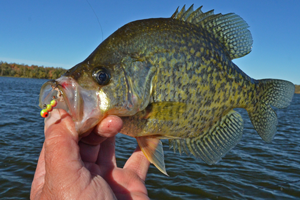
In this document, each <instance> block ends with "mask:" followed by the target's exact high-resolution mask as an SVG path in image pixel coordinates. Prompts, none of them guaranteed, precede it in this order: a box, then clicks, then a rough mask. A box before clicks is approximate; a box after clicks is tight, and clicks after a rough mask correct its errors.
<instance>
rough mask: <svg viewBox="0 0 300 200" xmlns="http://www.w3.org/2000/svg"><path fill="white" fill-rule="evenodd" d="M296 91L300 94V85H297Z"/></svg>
mask: <svg viewBox="0 0 300 200" xmlns="http://www.w3.org/2000/svg"><path fill="white" fill-rule="evenodd" d="M295 93H297V94H300V85H295Z"/></svg>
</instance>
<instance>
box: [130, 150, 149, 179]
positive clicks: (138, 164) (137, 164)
mask: <svg viewBox="0 0 300 200" xmlns="http://www.w3.org/2000/svg"><path fill="white" fill-rule="evenodd" d="M149 166H150V162H149V160H148V159H147V158H146V156H145V155H144V153H143V152H142V151H141V149H140V147H139V146H137V148H136V149H135V151H134V152H133V154H132V155H131V156H130V158H129V159H128V160H127V162H126V163H125V165H124V169H129V170H132V171H134V172H135V173H136V174H137V175H138V176H139V177H140V178H141V179H142V180H143V181H145V180H146V176H147V172H148V169H149Z"/></svg>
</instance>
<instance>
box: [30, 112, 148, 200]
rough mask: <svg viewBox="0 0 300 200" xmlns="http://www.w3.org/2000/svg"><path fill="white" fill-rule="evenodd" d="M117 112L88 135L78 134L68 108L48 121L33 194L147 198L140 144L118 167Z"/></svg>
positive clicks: (42, 196)
mask: <svg viewBox="0 0 300 200" xmlns="http://www.w3.org/2000/svg"><path fill="white" fill-rule="evenodd" d="M121 127H122V120H121V119H120V118H119V117H117V116H108V117H107V118H105V119H104V120H103V121H102V122H101V123H100V124H99V125H98V126H97V127H96V128H95V129H94V130H93V131H92V132H91V133H90V134H89V135H88V136H87V137H84V138H81V139H80V138H79V137H78V134H77V132H76V130H75V126H74V123H73V121H72V119H71V117H70V115H68V114H67V113H66V111H64V110H57V109H55V110H53V111H52V113H51V117H50V119H48V120H46V122H45V142H44V145H43V148H42V151H41V154H40V157H39V161H38V165H37V168H36V172H35V175H34V179H33V182H32V187H31V194H30V198H31V199H105V200H108V199H149V198H148V195H147V189H146V187H145V183H144V182H145V179H146V175H147V171H148V168H149V165H150V163H149V161H148V160H147V158H146V157H145V156H144V155H143V153H142V151H140V149H139V148H137V149H136V150H135V152H134V153H133V154H132V155H131V157H130V158H129V159H128V160H127V162H126V163H125V165H124V167H123V168H118V167H117V165H116V158H115V135H116V134H117V133H118V132H119V131H120V129H121Z"/></svg>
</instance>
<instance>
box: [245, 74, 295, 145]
mask: <svg viewBox="0 0 300 200" xmlns="http://www.w3.org/2000/svg"><path fill="white" fill-rule="evenodd" d="M258 84H259V86H260V88H259V89H260V90H262V92H260V94H261V95H260V98H259V102H258V103H257V104H256V106H255V108H254V109H253V111H252V112H249V113H248V114H249V117H250V120H251V122H252V124H253V126H254V128H255V130H256V131H257V132H258V134H259V135H260V137H261V138H262V139H263V140H264V141H266V142H271V141H272V139H273V137H274V135H275V133H276V126H277V115H276V113H275V111H274V110H273V109H272V107H271V106H275V107H277V108H285V107H287V106H288V105H290V103H291V101H292V98H293V96H294V92H295V85H294V84H293V83H291V82H288V81H283V80H276V79H262V80H259V83H258Z"/></svg>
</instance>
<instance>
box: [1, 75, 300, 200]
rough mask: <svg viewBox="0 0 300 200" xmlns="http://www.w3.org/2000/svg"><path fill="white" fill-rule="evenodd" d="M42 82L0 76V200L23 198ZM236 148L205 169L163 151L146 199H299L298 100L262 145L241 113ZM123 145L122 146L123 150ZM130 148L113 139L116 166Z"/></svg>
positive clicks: (37, 140)
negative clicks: (162, 160)
mask: <svg viewBox="0 0 300 200" xmlns="http://www.w3.org/2000/svg"><path fill="white" fill-rule="evenodd" d="M45 81H46V80H39V79H23V78H8V77H0V86H1V87H0V91H1V92H0V198H1V199H28V198H29V192H30V187H31V182H32V179H33V175H34V171H35V167H36V163H37V159H38V156H39V153H40V150H41V147H42V144H43V140H44V134H43V125H44V122H43V119H42V118H41V117H40V115H39V112H40V109H39V108H38V107H37V105H38V95H39V90H40V88H41V86H42V84H43V83H44V82H45ZM238 111H239V112H240V113H241V114H242V116H243V119H244V135H243V138H242V140H241V141H240V143H239V144H238V145H237V146H236V147H235V148H233V149H232V150H231V151H230V152H229V153H228V154H227V155H226V156H225V157H224V158H223V159H222V160H221V161H220V162H218V163H217V164H215V165H211V166H209V165H207V164H205V163H204V162H203V161H201V160H197V159H195V158H194V157H189V156H186V155H181V156H179V154H178V153H176V154H175V153H174V152H173V151H172V150H169V147H168V145H167V141H165V145H164V150H165V163H166V168H167V172H168V174H169V175H170V176H169V177H167V176H165V175H163V174H162V173H160V172H159V171H158V170H157V169H156V168H155V167H153V166H151V167H150V170H149V173H148V177H147V180H146V185H147V189H148V193H149V196H150V198H151V199H164V200H167V199H172V200H176V199H255V200H259V199H299V198H300V95H299V94H295V96H294V99H293V102H292V104H291V106H290V107H288V108H287V109H280V110H279V109H277V110H276V111H277V115H278V119H279V120H278V121H279V125H278V130H277V135H276V136H275V139H274V140H273V142H272V143H271V144H267V143H265V142H264V141H263V140H262V139H260V137H259V136H258V134H257V133H256V132H255V130H254V129H253V127H252V124H251V123H250V120H249V118H248V115H247V113H246V112H245V111H244V110H242V109H239V110H238ZM124 144H126V146H125V145H124ZM135 147H136V141H135V140H134V139H133V138H130V137H127V136H124V135H122V134H118V135H117V139H116V148H117V149H116V152H117V161H118V165H119V166H122V165H124V162H125V160H126V159H127V158H128V157H129V156H130V155H131V153H132V152H133V151H134V149H135Z"/></svg>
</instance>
